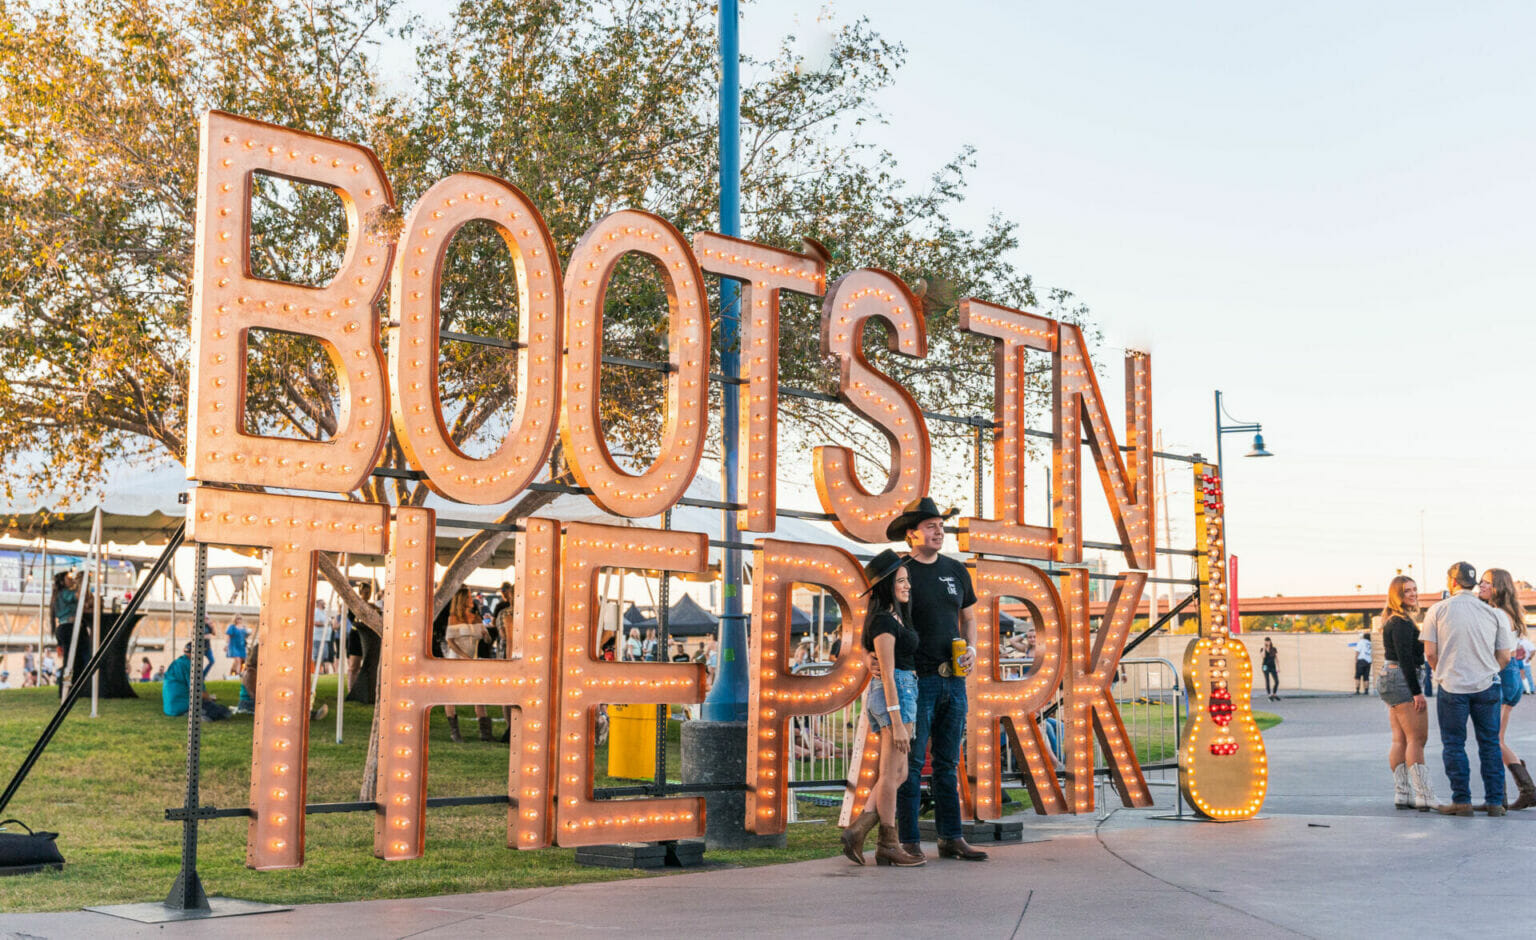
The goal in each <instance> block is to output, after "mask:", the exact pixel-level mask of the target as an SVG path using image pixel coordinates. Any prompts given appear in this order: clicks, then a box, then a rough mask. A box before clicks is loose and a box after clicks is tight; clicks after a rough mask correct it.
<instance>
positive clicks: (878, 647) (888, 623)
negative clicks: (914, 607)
mask: <svg viewBox="0 0 1536 940" xmlns="http://www.w3.org/2000/svg"><path fill="white" fill-rule="evenodd" d="M864 572H865V574H867V575H868V576H869V579H870V582H871V584H870V588H869V590H868V591H867V592H866V593H867V594H869V614H868V617H867V619H866V620H865V621H864V648H865V649H866V650H868V651H869V652H871V653H873V654H874V655H875V656H876V658H877V659H878V661H879V667H880V669H879V677H878V678H875V679H874V680H873V681H871V682H870V685H869V692H868V693H867V694H866V696H865V699H864V711H865V714H867V715H868V716H869V723H870V726H871V727H873V728H875V729H876V730H878V731H879V732H880V775H879V777H877V778H876V779H875V783H874V786H873V787H871V788H870V794H869V802H868V803H867V804H865V807H864V813H863V814H862V815H861V816H859V818H858V819H856V820H854V821H853V824H852V825H850V826H849V827H848V828H847V829H845V830H843V854H844V855H846V856H848V858H850V859H851V860H853V861H854V862H856V863H857V864H860V865H862V864H864V839H865V838H866V837H867V836H868V835H869V830H870V829H872V828H874V826H875V823H877V822H878V823H879V824H880V844H879V846H878V847H877V848H876V849H875V864H877V865H896V866H899V867H902V868H910V867H913V866H916V865H921V864H923V862H924V859H923V857H922V856H921V855H912V854H910V853H908V852H907V851H906V850H905V849H903V848H902V847H901V842H900V841H899V840H898V839H897V837H896V788H897V787H899V786H901V782H902V781H903V780H905V779H906V778H907V761H908V751H909V750H910V748H911V744H912V723H913V722H915V721H916V720H917V671H916V670H917V663H916V662H915V661H914V657H915V656H916V655H917V643H918V638H917V631H916V630H913V629H912V627H911V626H910V619H911V618H910V616H909V614H908V613H907V609H908V608H907V605H908V603H909V602H910V601H911V598H912V582H911V580H910V578H909V577H908V576H907V567H906V559H905V558H903V557H902V556H900V555H898V554H896V553H895V552H893V551H891V550H890V549H886V550H885V551H883V552H881V553H880V554H878V555H876V556H875V558H874V560H873V561H871V562H870V563H869V564H868V565H865V566H864Z"/></svg>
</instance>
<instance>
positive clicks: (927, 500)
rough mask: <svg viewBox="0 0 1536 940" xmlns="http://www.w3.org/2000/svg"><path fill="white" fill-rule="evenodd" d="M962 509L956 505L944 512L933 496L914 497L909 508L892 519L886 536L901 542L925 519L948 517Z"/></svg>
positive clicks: (908, 505)
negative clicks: (940, 509)
mask: <svg viewBox="0 0 1536 940" xmlns="http://www.w3.org/2000/svg"><path fill="white" fill-rule="evenodd" d="M959 511H960V510H959V509H957V508H955V507H954V506H951V507H949V508H948V509H946V510H944V511H943V512H940V511H939V505H938V504H937V503H935V502H934V501H933V497H932V496H924V497H923V498H922V499H914V500H912V502H910V503H908V504H907V508H906V509H905V510H903V511H902V513H901V515H899V516H897V517H896V518H895V519H892V520H891V524H890V525H888V526H886V527H885V537H886V538H888V539H890V540H891V541H892V542H899V541H901V540H902V539H904V538H906V537H907V533H908V532H910V531H911V530H912V529H914V528H916V527H917V525H918V524H919V523H921V522H922V521H923V520H925V519H948V518H949V517H950V516H953V515H954V514H955V513H957V512H959Z"/></svg>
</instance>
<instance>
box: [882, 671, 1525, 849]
mask: <svg viewBox="0 0 1536 940" xmlns="http://www.w3.org/2000/svg"><path fill="white" fill-rule="evenodd" d="M965 711H966V700H965V678H964V677H962V676H918V677H917V726H916V728H915V729H914V730H913V732H912V753H911V756H910V758H909V759H908V762H907V779H906V780H905V781H903V782H902V784H901V789H900V790H897V791H896V821H897V826H898V828H899V830H900V837H901V841H903V842H920V841H922V839H921V837H920V835H919V833H918V829H917V814H918V811H919V810H920V809H921V807H922V776H923V759H924V752H925V751H926V750H927V749H928V746H929V743H930V740H931V743H932V745H933V781H932V784H931V786H932V793H933V820H934V828H935V829H937V830H938V834H939V838H940V839H958V838H960V837H961V836H962V835H963V834H964V833H963V831H962V830H961V828H960V788H959V784H958V782H957V781H956V779H955V768H956V767H958V766H959V764H960V744H961V742H963V741H964V740H965ZM1494 731H1495V732H1497V731H1498V726H1497V724H1495V726H1494Z"/></svg>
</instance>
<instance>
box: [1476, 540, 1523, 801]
mask: <svg viewBox="0 0 1536 940" xmlns="http://www.w3.org/2000/svg"><path fill="white" fill-rule="evenodd" d="M1477 596H1478V597H1480V598H1482V599H1483V600H1484V601H1485V602H1487V603H1488V604H1489V605H1491V606H1492V607H1493V609H1495V610H1497V611H1498V612H1499V613H1501V614H1503V615H1504V616H1503V617H1502V618H1501V619H1502V620H1503V621H1504V623H1505V625H1506V626H1508V627H1509V628H1510V629H1511V630H1512V631H1513V632H1514V634H1515V655H1520V654H1521V652H1522V650H1523V648H1524V646H1525V643H1526V639H1525V611H1524V610H1523V609H1522V608H1521V607H1520V599H1519V594H1518V593H1517V592H1516V590H1515V579H1514V578H1512V577H1510V574H1509V572H1508V571H1505V570H1504V569H1503V568H1489V569H1488V570H1486V571H1484V572H1483V579H1482V580H1481V581H1479V582H1478V584H1477ZM1499 689H1500V691H1501V692H1502V693H1503V696H1504V701H1503V703H1502V704H1501V705H1500V707H1499V748H1500V750H1502V751H1503V752H1504V766H1505V767H1508V768H1509V772H1510V774H1511V775H1512V776H1513V777H1514V778H1515V783H1516V784H1517V785H1518V786H1519V787H1520V796H1519V798H1518V799H1516V800H1515V801H1514V802H1513V803H1508V804H1506V806H1507V808H1509V809H1525V808H1526V807H1528V806H1536V783H1533V782H1532V780H1531V772H1530V771H1529V770H1526V769H1525V761H1523V760H1521V759H1520V757H1519V755H1517V754H1516V753H1515V751H1514V749H1513V748H1511V747H1510V746H1509V744H1508V743H1507V742H1506V741H1505V739H1504V735H1505V733H1506V732H1508V731H1509V719H1510V718H1511V717H1513V716H1514V713H1515V706H1516V705H1518V704H1520V698H1521V696H1522V695H1523V693H1524V692H1525V689H1524V687H1523V686H1521V685H1520V665H1519V663H1518V662H1517V661H1516V660H1515V658H1514V656H1511V657H1510V660H1509V665H1507V666H1505V667H1504V668H1503V669H1501V670H1500V671H1499Z"/></svg>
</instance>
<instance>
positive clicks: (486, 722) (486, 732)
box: [479, 715, 496, 741]
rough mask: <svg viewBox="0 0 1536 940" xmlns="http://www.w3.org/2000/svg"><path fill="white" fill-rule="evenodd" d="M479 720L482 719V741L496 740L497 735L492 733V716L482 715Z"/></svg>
mask: <svg viewBox="0 0 1536 940" xmlns="http://www.w3.org/2000/svg"><path fill="white" fill-rule="evenodd" d="M479 720H480V740H482V741H494V740H496V735H494V734H492V733H491V718H490V716H489V715H481V716H480V719H479Z"/></svg>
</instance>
